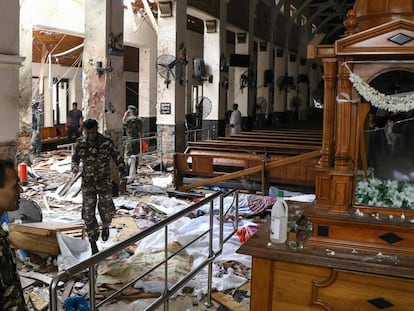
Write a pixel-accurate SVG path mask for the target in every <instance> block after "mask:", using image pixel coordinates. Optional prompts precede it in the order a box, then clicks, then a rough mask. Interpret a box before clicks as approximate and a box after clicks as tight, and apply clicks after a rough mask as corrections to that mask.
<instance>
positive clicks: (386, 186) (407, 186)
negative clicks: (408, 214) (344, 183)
mask: <svg viewBox="0 0 414 311" xmlns="http://www.w3.org/2000/svg"><path fill="white" fill-rule="evenodd" d="M355 203H356V204H358V205H370V206H379V207H390V208H404V209H411V210H414V185H413V184H411V183H408V182H404V181H397V180H383V179H379V178H375V177H373V176H371V177H368V179H365V178H364V177H363V175H358V181H357V186H356V192H355Z"/></svg>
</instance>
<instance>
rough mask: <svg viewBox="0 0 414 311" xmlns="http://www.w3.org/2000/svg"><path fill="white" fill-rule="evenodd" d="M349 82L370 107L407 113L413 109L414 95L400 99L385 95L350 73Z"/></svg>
mask: <svg viewBox="0 0 414 311" xmlns="http://www.w3.org/2000/svg"><path fill="white" fill-rule="evenodd" d="M349 80H350V81H351V82H352V84H353V86H354V88H355V89H356V90H357V91H358V93H359V94H360V95H361V96H362V97H364V98H365V100H367V101H368V102H370V103H371V105H372V106H375V107H377V108H380V109H384V110H387V111H391V112H407V111H410V110H412V109H414V94H413V95H407V96H400V97H398V96H389V95H385V94H383V93H381V92H379V91H378V90H376V89H374V88H373V87H372V86H370V85H369V84H368V83H366V82H365V81H364V80H362V78H361V77H360V76H358V75H356V74H354V73H353V72H351V73H350V76H349Z"/></svg>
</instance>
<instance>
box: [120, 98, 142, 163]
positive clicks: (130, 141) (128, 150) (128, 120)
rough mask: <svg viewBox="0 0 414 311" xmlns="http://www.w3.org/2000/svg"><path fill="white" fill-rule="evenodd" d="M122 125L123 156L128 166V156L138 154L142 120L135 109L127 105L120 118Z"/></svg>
mask: <svg viewBox="0 0 414 311" xmlns="http://www.w3.org/2000/svg"><path fill="white" fill-rule="evenodd" d="M122 125H123V127H124V130H125V133H126V136H127V138H126V145H125V155H124V157H125V158H126V159H127V162H128V165H130V156H131V155H136V154H139V153H140V143H141V142H140V140H139V138H141V137H142V120H141V118H140V117H139V116H138V110H137V107H135V106H134V105H128V110H127V111H125V113H124V116H123V117H122Z"/></svg>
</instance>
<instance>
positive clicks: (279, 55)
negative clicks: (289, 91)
mask: <svg viewBox="0 0 414 311" xmlns="http://www.w3.org/2000/svg"><path fill="white" fill-rule="evenodd" d="M286 53H288V52H287V51H285V50H284V49H283V48H276V61H275V84H276V86H275V87H276V91H275V94H274V106H273V108H274V109H273V110H274V111H276V112H284V111H285V93H286V89H284V88H280V86H279V85H277V83H278V82H280V80H279V79H282V78H284V77H285V76H286V74H287V66H286V61H285V54H286Z"/></svg>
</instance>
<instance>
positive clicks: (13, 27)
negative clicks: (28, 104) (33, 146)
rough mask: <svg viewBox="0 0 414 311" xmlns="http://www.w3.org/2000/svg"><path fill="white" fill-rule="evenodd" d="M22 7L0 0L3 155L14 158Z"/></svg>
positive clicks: (0, 153) (0, 146) (0, 144)
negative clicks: (20, 11)
mask: <svg viewBox="0 0 414 311" xmlns="http://www.w3.org/2000/svg"><path fill="white" fill-rule="evenodd" d="M19 10H20V7H19V2H18V1H1V2H0V12H2V13H0V15H1V18H0V29H1V30H2V31H1V35H0V81H1V83H0V94H1V95H2V96H1V97H0V109H1V111H2V116H1V120H2V124H1V128H2V130H1V131H0V158H14V157H15V155H16V138H17V136H16V135H17V133H18V132H19V122H20V121H19V67H20V65H21V63H22V62H23V60H24V58H23V57H20V56H19V26H20V25H19V22H20V17H19ZM30 76H31V75H30Z"/></svg>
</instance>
